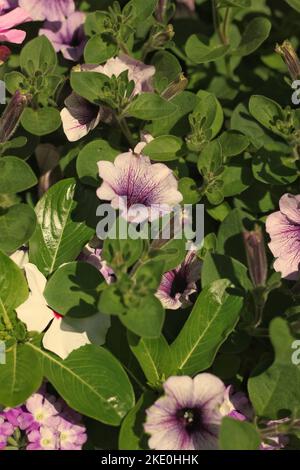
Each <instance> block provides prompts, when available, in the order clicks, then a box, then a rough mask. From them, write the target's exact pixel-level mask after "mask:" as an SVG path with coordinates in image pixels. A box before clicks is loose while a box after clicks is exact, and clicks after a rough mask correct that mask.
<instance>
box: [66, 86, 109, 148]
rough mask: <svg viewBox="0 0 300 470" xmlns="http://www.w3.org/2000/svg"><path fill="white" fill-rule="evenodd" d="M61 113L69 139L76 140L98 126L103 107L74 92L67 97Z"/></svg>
mask: <svg viewBox="0 0 300 470" xmlns="http://www.w3.org/2000/svg"><path fill="white" fill-rule="evenodd" d="M60 115H61V120H62V124H63V129H64V133H65V134H66V136H67V139H68V140H69V141H70V142H75V141H76V140H79V139H81V138H82V137H84V136H86V135H87V134H88V133H89V132H90V131H92V130H93V129H95V128H96V127H97V126H98V124H99V122H100V120H101V108H99V106H96V105H94V104H92V103H90V102H89V101H87V100H85V99H84V98H82V97H81V96H79V95H77V94H76V93H74V92H73V93H71V95H69V96H68V97H67V98H66V100H65V108H63V109H62V110H61V113H60Z"/></svg>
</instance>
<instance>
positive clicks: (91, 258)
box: [78, 245, 116, 284]
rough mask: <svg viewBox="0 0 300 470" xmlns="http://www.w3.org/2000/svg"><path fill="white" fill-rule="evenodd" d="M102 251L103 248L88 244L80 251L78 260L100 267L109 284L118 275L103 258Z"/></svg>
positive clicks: (99, 269)
mask: <svg viewBox="0 0 300 470" xmlns="http://www.w3.org/2000/svg"><path fill="white" fill-rule="evenodd" d="M101 252H102V248H91V247H90V246H89V245H86V246H85V247H84V249H83V251H82V252H81V253H80V255H79V257H78V260H79V261H85V262H87V263H89V264H92V265H93V266H94V267H95V268H97V269H98V271H100V273H101V274H102V276H103V277H104V279H105V281H106V282H107V284H111V283H112V282H114V281H115V278H116V276H115V273H114V271H113V270H112V269H111V268H110V267H109V266H108V264H107V262H106V261H105V260H104V259H102V258H101Z"/></svg>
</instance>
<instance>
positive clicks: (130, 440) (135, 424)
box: [119, 391, 156, 450]
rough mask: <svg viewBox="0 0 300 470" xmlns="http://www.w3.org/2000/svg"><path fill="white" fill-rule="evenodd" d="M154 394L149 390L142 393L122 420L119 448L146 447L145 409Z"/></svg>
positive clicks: (134, 448) (151, 402) (152, 399)
mask: <svg viewBox="0 0 300 470" xmlns="http://www.w3.org/2000/svg"><path fill="white" fill-rule="evenodd" d="M155 398H156V396H155V394H154V393H153V392H150V391H146V392H145V393H143V394H142V395H141V397H140V399H139V401H138V402H137V404H136V405H135V407H134V408H132V410H130V411H129V413H128V415H127V416H126V417H125V419H124V421H123V422H122V426H121V429H120V434H119V450H144V449H147V448H148V446H147V441H148V436H146V435H145V431H144V423H145V420H146V410H147V408H149V407H150V406H151V405H152V404H153V402H154V401H155Z"/></svg>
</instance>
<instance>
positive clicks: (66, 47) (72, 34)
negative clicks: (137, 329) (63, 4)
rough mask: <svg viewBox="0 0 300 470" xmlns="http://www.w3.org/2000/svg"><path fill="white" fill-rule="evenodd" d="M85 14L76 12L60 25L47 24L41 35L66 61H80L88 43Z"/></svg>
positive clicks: (40, 32) (41, 30)
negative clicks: (85, 30)
mask: <svg viewBox="0 0 300 470" xmlns="http://www.w3.org/2000/svg"><path fill="white" fill-rule="evenodd" d="M84 21H85V14H84V13H82V12H80V11H75V12H74V13H72V14H71V15H70V16H69V17H68V18H67V19H65V20H64V21H62V22H60V23H59V26H57V24H56V23H51V22H46V23H45V24H44V26H43V28H41V29H40V31H39V35H44V36H46V37H47V38H48V39H49V41H50V42H51V43H52V45H53V47H54V49H55V51H56V52H59V51H61V53H62V55H63V56H64V58H65V59H68V60H74V61H78V60H79V59H80V57H81V56H82V53H83V49H84V46H85V43H86V39H85V34H84V30H83V24H84Z"/></svg>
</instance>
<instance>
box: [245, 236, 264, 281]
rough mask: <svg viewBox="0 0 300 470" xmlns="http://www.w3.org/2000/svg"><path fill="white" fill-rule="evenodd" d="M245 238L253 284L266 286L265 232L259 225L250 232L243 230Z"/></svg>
mask: <svg viewBox="0 0 300 470" xmlns="http://www.w3.org/2000/svg"><path fill="white" fill-rule="evenodd" d="M243 238H244V244H245V248H246V255H247V262H248V269H249V273H250V277H251V280H252V282H253V285H254V286H255V287H257V286H264V285H265V283H266V280H267V273H268V264H267V257H266V250H265V243H264V237H263V233H262V231H261V229H260V228H259V227H256V228H255V230H252V231H250V232H248V231H245V232H243Z"/></svg>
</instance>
